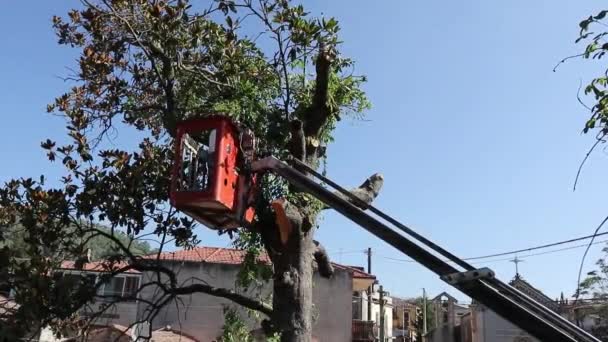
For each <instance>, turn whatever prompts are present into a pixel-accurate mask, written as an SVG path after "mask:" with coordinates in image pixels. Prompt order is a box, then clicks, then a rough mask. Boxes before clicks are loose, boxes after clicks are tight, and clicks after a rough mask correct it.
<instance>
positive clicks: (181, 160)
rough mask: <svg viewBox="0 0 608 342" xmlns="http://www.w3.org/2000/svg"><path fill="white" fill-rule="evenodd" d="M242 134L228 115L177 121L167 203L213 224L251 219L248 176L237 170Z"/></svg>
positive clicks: (234, 225) (227, 225)
mask: <svg viewBox="0 0 608 342" xmlns="http://www.w3.org/2000/svg"><path fill="white" fill-rule="evenodd" d="M242 138H243V137H242V135H241V133H240V132H239V130H238V128H237V126H236V125H235V124H234V123H233V122H232V121H231V120H230V119H229V118H227V117H221V116H210V117H204V118H199V119H190V120H186V121H183V122H181V123H179V124H178V125H177V133H176V138H175V161H174V165H173V172H172V176H171V191H170V200H171V204H172V205H173V206H174V207H176V208H177V209H179V210H180V211H182V212H184V213H186V214H187V215H189V216H191V217H193V218H194V219H196V220H197V221H199V222H201V223H203V224H204V225H206V226H207V227H209V228H211V229H233V228H238V227H242V226H243V225H244V224H246V223H250V222H251V221H252V219H253V216H254V210H253V208H252V206H251V205H252V202H253V201H252V194H251V193H252V184H253V177H252V176H251V175H246V174H241V173H239V170H242V169H243V168H242V165H239V164H241V163H242V162H243V160H244V158H243V156H242V155H239V154H240V153H241V151H240V146H241V139H242Z"/></svg>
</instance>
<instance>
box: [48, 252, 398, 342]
mask: <svg viewBox="0 0 608 342" xmlns="http://www.w3.org/2000/svg"><path fill="white" fill-rule="evenodd" d="M244 256H245V253H244V252H243V251H240V250H235V249H228V248H214V247H199V248H194V249H192V250H182V251H175V252H165V253H161V254H160V256H159V262H160V263H161V265H162V266H164V267H167V268H169V269H171V270H173V271H174V272H175V274H176V275H177V282H178V283H179V284H181V285H182V286H185V285H189V284H192V283H196V282H202V283H207V284H210V285H212V286H214V287H218V288H227V289H230V290H233V291H235V292H240V293H242V294H244V295H247V296H250V297H253V298H258V299H261V300H266V301H270V298H271V293H272V283H271V282H267V283H260V284H259V285H260V286H259V287H255V286H252V287H251V288H250V289H248V290H243V289H240V288H239V287H238V286H237V285H236V282H237V275H238V272H239V269H240V265H241V264H242V262H243V259H244ZM155 257H156V255H155ZM260 261H261V262H268V260H267V259H266V257H265V256H262V257H261V259H260ZM101 266H102V265H101V264H98V263H87V264H84V266H83V267H81V268H79V269H77V268H76V267H75V265H74V263H71V262H65V263H64V264H63V265H62V268H61V270H58V271H57V274H58V275H62V276H64V277H76V276H78V277H81V276H82V273H85V276H86V277H91V279H92V280H93V278H96V277H97V276H99V274H101V273H100V271H101V270H102V267H101ZM333 266H334V269H335V273H334V275H333V276H332V277H331V279H326V278H322V277H320V276H319V275H318V274H315V275H314V287H313V303H314V308H313V314H314V317H313V320H314V323H313V335H314V336H315V337H316V340H318V341H337V342H341V341H343V342H350V341H352V331H353V326H354V324H355V323H353V322H354V321H353V312H352V309H353V305H352V301H353V297H352V294H353V293H356V292H358V291H361V290H363V289H365V288H367V287H369V286H370V285H371V284H373V283H374V282H375V281H376V279H375V277H374V276H373V275H370V274H367V273H365V272H363V271H362V270H361V269H360V268H356V267H349V266H344V265H339V264H333ZM157 279H158V278H157V274H156V273H152V272H143V273H140V272H136V271H130V272H128V273H125V274H121V275H118V276H116V277H115V278H113V279H112V280H110V281H109V282H108V283H107V284H105V285H104V286H103V287H102V288H101V289H100V290H99V294H100V296H106V295H109V296H118V297H122V298H123V299H125V302H122V303H118V304H116V305H115V306H111V307H110V309H108V310H106V311H105V312H104V313H103V314H101V315H99V317H97V319H96V320H95V324H96V326H99V327H100V328H97V330H96V334H97V335H96V336H98V337H97V338H98V339H99V338H101V337H99V336H106V335H108V336H109V335H115V334H116V333H117V331H118V330H117V328H116V327H117V326H122V327H130V326H131V325H132V324H133V323H135V322H138V321H142V320H145V317H147V316H146V314H147V313H148V312H149V310H148V309H149V308H150V305H149V303H150V302H154V301H155V300H157V299H158V298H159V297H158V296H159V293H160V291H158V288H157V287H156V285H152V283H153V282H155V281H157ZM142 287H143V288H142ZM140 288H141V291H139V293H138V295H137V298H136V299H137V300H130V299H131V298H132V297H133V294H134V293H135V292H137V289H140ZM126 299H129V300H126ZM374 299H375V301H376V302H377V301H378V294H376V295H375V296H374ZM385 302H386V303H387V305H385V308H386V309H385V312H389V313H392V309H391V307H390V298H385ZM104 304H105V302H104V301H103V300H97V301H95V302H94V303H92V304H91V305H90V306H89V307H87V308H83V310H82V314H84V315H91V314H93V312H96V311H99V309H100V307H101V306H102V305H104ZM226 307H230V308H233V309H234V310H236V311H237V312H238V313H240V316H241V317H242V318H243V319H244V321H245V322H246V323H247V324H248V325H249V327H250V329H251V330H254V329H257V328H258V327H259V321H258V319H257V318H255V317H253V316H252V315H251V313H250V312H248V311H247V310H245V309H244V308H242V307H240V306H238V305H235V304H234V303H233V302H231V301H229V300H227V299H223V298H220V297H214V296H210V295H206V294H203V293H193V294H191V295H187V296H181V297H180V298H179V300H175V301H172V302H171V303H170V305H166V306H164V307H163V308H162V309H160V310H159V311H158V312H157V313H156V315H155V318H154V320H153V321H152V322H151V327H150V328H151V330H152V331H153V335H154V334H156V336H158V334H159V332H162V331H164V330H163V329H165V330H166V329H169V330H172V331H174V332H175V333H177V334H179V335H180V336H181V335H183V336H187V337H188V338H189V339H191V340H192V341H215V340H216V339H217V338H218V336H220V335H221V333H222V326H223V325H224V309H225V308H226ZM378 307H379V305H377V306H376V308H375V309H374V310H375V311H373V314H376V316H377V317H378V316H379V309H378ZM385 317H386V318H387V319H386V320H385V322H392V317H391V315H390V314H387V315H386V316H385ZM378 319H379V318H378ZM387 325H388V326H387V327H386V329H387V335H386V336H390V328H391V327H392V324H388V323H387ZM101 327H106V328H104V329H105V330H104V329H101ZM167 327H171V328H167ZM100 329H101V330H100ZM127 330H128V332H127V333H128V334H131V333H132V332H133V329H127ZM49 341H50V340H49Z"/></svg>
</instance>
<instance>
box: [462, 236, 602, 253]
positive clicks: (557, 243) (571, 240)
mask: <svg viewBox="0 0 608 342" xmlns="http://www.w3.org/2000/svg"><path fill="white" fill-rule="evenodd" d="M607 234H608V232H604V233H599V234H592V235H587V236H582V237H578V238H574V239H570V240H565V241H559V242H553V243H548V244H546V245H540V246H535V247H530V248H524V249H518V250H515V251H510V252H503V253H496V254H488V255H482V256H478V257H472V258H465V259H464V260H477V259H487V258H494V257H498V256H503V255H511V254H518V253H523V252H531V251H534V250H537V249H545V248H549V247H554V246H559V245H565V244H567V243H572V242H576V241H581V240H587V239H593V238H596V237H598V236H602V235H607Z"/></svg>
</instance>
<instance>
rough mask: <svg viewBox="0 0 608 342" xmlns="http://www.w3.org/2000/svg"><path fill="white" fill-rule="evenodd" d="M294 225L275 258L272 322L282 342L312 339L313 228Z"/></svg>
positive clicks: (298, 341) (307, 341) (302, 341)
mask: <svg viewBox="0 0 608 342" xmlns="http://www.w3.org/2000/svg"><path fill="white" fill-rule="evenodd" d="M294 228H295V229H294V231H293V232H292V234H291V236H290V239H289V240H288V242H287V245H286V246H285V248H284V249H283V252H282V253H281V254H280V255H277V256H276V258H275V260H274V268H275V278H274V296H273V307H274V314H273V323H274V324H275V325H276V326H275V329H277V330H278V331H279V332H280V333H281V341H282V342H310V341H311V335H312V323H313V317H312V313H313V311H312V277H313V253H314V249H315V245H314V243H313V240H312V238H313V234H314V228H313V229H310V230H308V231H302V229H301V227H297V228H296V227H294Z"/></svg>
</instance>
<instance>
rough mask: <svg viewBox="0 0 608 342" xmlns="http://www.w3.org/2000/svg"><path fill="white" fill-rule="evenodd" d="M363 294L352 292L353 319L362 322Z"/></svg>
mask: <svg viewBox="0 0 608 342" xmlns="http://www.w3.org/2000/svg"><path fill="white" fill-rule="evenodd" d="M362 296H363V294H362V293H361V292H353V319H360V320H363V298H362Z"/></svg>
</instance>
